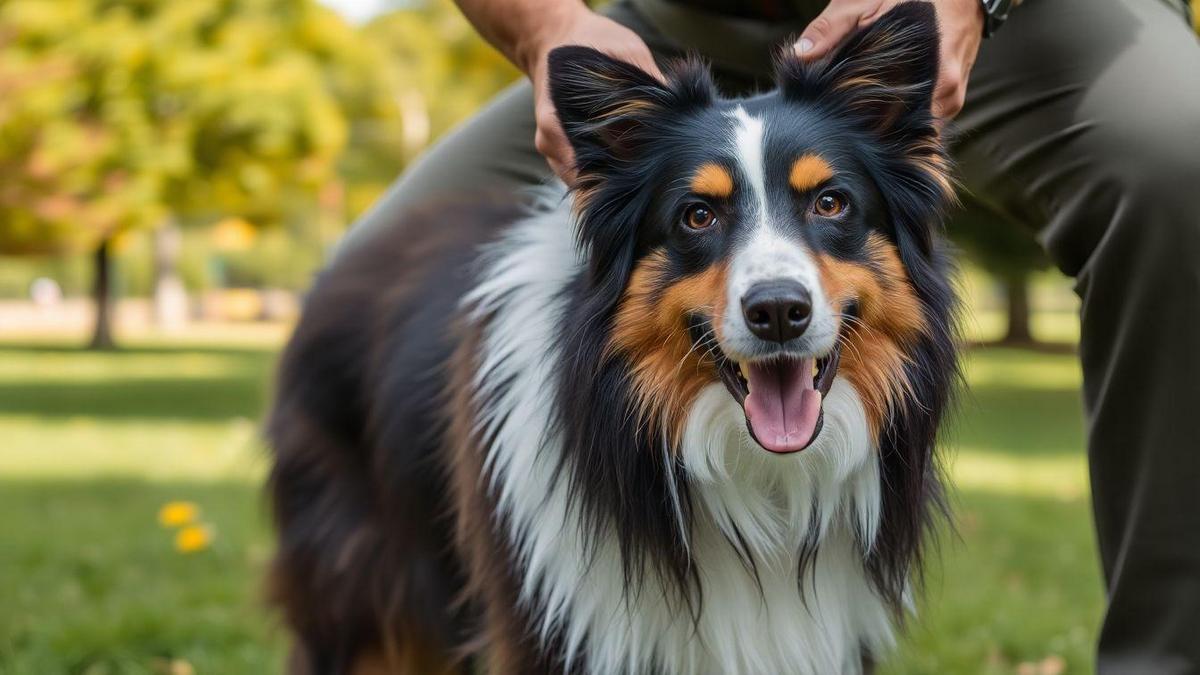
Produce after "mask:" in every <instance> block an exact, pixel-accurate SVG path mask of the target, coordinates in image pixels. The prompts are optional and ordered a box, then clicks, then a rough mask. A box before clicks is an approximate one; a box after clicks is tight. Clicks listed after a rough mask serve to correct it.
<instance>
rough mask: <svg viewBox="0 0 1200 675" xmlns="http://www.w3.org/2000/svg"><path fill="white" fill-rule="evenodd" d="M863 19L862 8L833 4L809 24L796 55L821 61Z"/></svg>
mask: <svg viewBox="0 0 1200 675" xmlns="http://www.w3.org/2000/svg"><path fill="white" fill-rule="evenodd" d="M862 17H863V11H862V8H861V7H860V6H859V5H857V4H854V3H849V2H831V3H829V5H827V6H826V7H825V11H823V12H821V13H820V14H819V15H818V16H817V18H815V19H813V20H812V23H810V24H808V27H807V28H805V29H804V32H803V33H801V34H800V39H799V40H798V41H797V42H796V45H795V49H796V53H797V54H799V55H800V58H802V59H804V60H806V61H811V60H813V59H819V58H821V57H822V56H825V55H826V54H828V53H829V51H830V50H831V49H833V48H834V47H836V46H837V45H838V43H840V42H841V41H842V40H843V39H845V38H846V36H847V35H849V34H850V31H852V30H854V28H855V27H857V26H858V23H859V20H860V19H862Z"/></svg>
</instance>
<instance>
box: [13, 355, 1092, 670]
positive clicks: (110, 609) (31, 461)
mask: <svg viewBox="0 0 1200 675" xmlns="http://www.w3.org/2000/svg"><path fill="white" fill-rule="evenodd" d="M273 345H274V343H273V342H272V341H270V340H257V341H252V342H249V343H246V342H243V343H239V344H237V345H229V344H223V343H220V342H214V341H197V340H191V341H187V342H172V341H163V340H157V341H153V342H141V343H131V344H130V347H129V348H127V349H126V350H125V351H122V352H117V353H104V354H94V353H84V352H78V351H75V350H74V349H71V348H68V347H67V346H65V345H60V344H55V343H52V342H47V341H46V340H43V339H39V340H36V341H32V342H30V343H28V344H17V343H12V342H5V343H0V532H2V533H3V534H2V535H0V598H3V599H4V600H3V601H2V602H0V673H6V674H8V673H12V674H26V673H28V674H36V675H43V674H47V673H49V674H54V673H84V674H87V675H101V674H104V673H180V672H187V668H186V667H187V665H188V664H190V666H192V667H193V669H194V671H195V672H196V673H203V674H207V673H233V674H238V673H255V674H257V673H270V672H277V671H278V667H279V664H280V662H281V659H282V655H283V650H284V645H283V636H282V634H281V632H280V631H279V630H278V628H277V626H276V623H275V621H274V619H273V617H271V616H270V615H269V614H268V613H267V612H265V611H264V610H263V609H262V605H261V602H260V591H259V581H260V574H261V570H262V567H263V564H264V562H265V561H266V559H267V558H268V556H269V552H270V533H269V528H268V527H267V525H266V519H265V513H264V506H263V503H262V500H261V498H260V495H259V491H258V490H259V488H258V485H259V482H260V480H261V476H262V472H263V468H264V461H263V457H262V450H261V447H260V446H259V444H258V441H257V431H258V427H257V425H258V419H259V416H260V414H261V412H262V410H263V406H264V402H265V394H266V384H267V382H268V381H269V377H270V371H271V368H272V364H273V360H274V346H273ZM968 374H969V378H970V380H971V382H972V383H973V385H974V386H973V391H972V393H971V395H970V396H969V397H967V398H966V399H965V401H964V403H963V405H962V411H961V414H960V415H959V418H958V420H957V422H956V423H955V425H954V427H953V429H952V430H951V431H950V433H949V434H948V443H947V445H948V447H947V456H948V457H949V458H950V459H951V460H952V462H953V463H952V470H951V474H952V476H953V478H954V480H955V483H956V485H957V491H956V493H955V495H956V496H955V505H956V511H957V518H958V521H959V531H960V532H959V536H958V538H955V537H952V536H947V537H943V540H942V546H941V553H940V555H939V556H938V557H937V559H938V562H936V563H935V564H933V565H931V566H930V569H929V574H928V591H927V593H926V596H925V599H924V600H923V601H922V602H921V607H920V609H919V617H918V619H917V620H916V621H915V622H914V623H913V625H912V627H911V630H910V631H909V633H908V635H907V636H906V638H905V639H904V641H903V643H902V645H901V648H900V649H899V651H898V653H897V654H896V655H895V656H894V657H893V658H892V659H891V660H890V661H889V662H888V663H887V664H886V666H885V667H884V669H883V670H884V672H885V673H888V674H891V675H899V674H907V673H913V674H916V673H1013V672H1043V673H1054V672H1060V671H1062V670H1063V667H1065V672H1087V671H1090V670H1091V665H1090V664H1091V656H1090V654H1091V649H1092V647H1091V645H1092V642H1093V640H1094V637H1095V634H1096V630H1097V625H1098V621H1099V617H1100V612H1101V609H1102V604H1101V603H1102V600H1101V591H1100V588H1101V586H1100V581H1099V575H1098V571H1097V564H1096V561H1095V558H1094V548H1095V547H1094V542H1093V539H1092V535H1091V530H1090V521H1089V512H1088V502H1087V489H1086V470H1085V463H1084V457H1083V453H1082V446H1083V438H1082V422H1081V413H1080V403H1079V395H1078V393H1077V388H1078V381H1079V374H1078V370H1077V367H1076V365H1075V362H1074V359H1073V358H1072V357H1070V356H1064V355H1053V354H1029V353H1020V352H1011V351H1002V350H986V351H980V352H976V353H974V354H972V355H971V357H970V360H969V362H968ZM180 499H184V500H191V501H194V502H196V503H197V504H199V505H200V507H201V509H202V511H203V516H202V517H203V519H204V521H205V522H206V523H208V524H209V526H211V527H212V528H213V529H214V531H215V533H216V537H215V539H214V541H213V544H212V546H211V547H210V548H208V549H207V550H204V551H201V552H198V553H193V554H187V555H185V554H181V553H178V552H176V551H175V550H174V548H173V546H172V533H171V532H170V531H168V530H165V529H163V528H162V527H160V526H159V525H158V523H157V522H156V518H155V516H156V512H157V510H158V508H159V507H160V506H161V505H162V504H164V503H166V502H168V501H171V500H180ZM1030 664H1039V665H1037V666H1031V665H1030ZM1031 667H1032V668H1040V670H1037V669H1034V670H1030V668H1031Z"/></svg>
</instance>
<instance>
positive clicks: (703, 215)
mask: <svg viewBox="0 0 1200 675" xmlns="http://www.w3.org/2000/svg"><path fill="white" fill-rule="evenodd" d="M716 222H717V216H716V215H715V214H714V213H713V212H712V209H710V208H708V207H707V206H705V205H704V204H692V205H691V206H689V207H687V209H686V210H685V211H684V212H683V224H684V225H687V226H688V227H690V228H691V229H693V230H705V229H708V228H710V227H712V226H713V224H714V223H716Z"/></svg>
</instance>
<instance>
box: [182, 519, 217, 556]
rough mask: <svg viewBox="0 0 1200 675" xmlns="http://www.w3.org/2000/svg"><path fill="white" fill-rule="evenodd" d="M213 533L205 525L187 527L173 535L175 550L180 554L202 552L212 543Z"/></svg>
mask: <svg viewBox="0 0 1200 675" xmlns="http://www.w3.org/2000/svg"><path fill="white" fill-rule="evenodd" d="M212 540H213V531H212V530H211V529H209V528H208V527H207V526H205V525H188V526H187V527H185V528H183V529H181V530H180V531H179V532H176V533H175V550H176V551H179V552H180V553H195V552H197V551H203V550H204V549H206V548H208V545H209V544H211V543H212Z"/></svg>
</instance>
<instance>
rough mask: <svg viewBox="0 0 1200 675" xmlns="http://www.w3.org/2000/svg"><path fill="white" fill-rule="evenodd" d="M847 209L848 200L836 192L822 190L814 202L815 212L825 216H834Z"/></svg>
mask: <svg viewBox="0 0 1200 675" xmlns="http://www.w3.org/2000/svg"><path fill="white" fill-rule="evenodd" d="M845 210H846V200H845V199H843V198H842V196H841V195H840V194H838V193H836V192H822V193H821V194H820V195H819V196H818V197H817V201H815V202H813V213H816V214H817V215H818V216H821V217H823V218H833V217H834V216H838V215H841V213H842V211H845Z"/></svg>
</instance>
